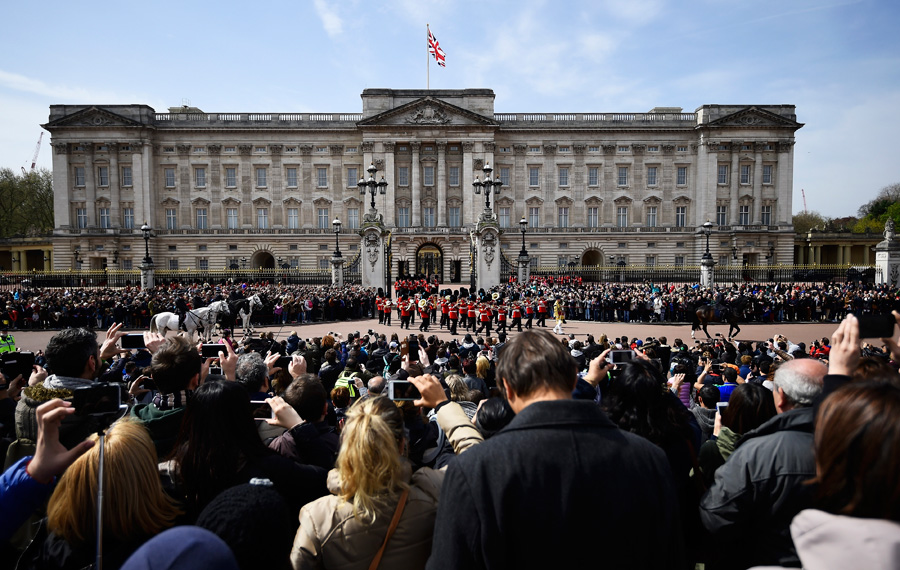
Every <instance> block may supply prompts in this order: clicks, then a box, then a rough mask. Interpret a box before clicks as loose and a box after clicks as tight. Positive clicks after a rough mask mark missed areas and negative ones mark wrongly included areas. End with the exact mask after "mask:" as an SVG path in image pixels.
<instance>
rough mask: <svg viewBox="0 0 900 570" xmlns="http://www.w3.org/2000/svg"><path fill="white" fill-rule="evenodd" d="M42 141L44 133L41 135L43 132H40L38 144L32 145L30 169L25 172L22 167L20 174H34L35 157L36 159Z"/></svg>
mask: <svg viewBox="0 0 900 570" xmlns="http://www.w3.org/2000/svg"><path fill="white" fill-rule="evenodd" d="M42 140H44V133H43V131H41V136H39V137H38V142H37V144H36V145H34V155H33V156H32V157H31V169H29V170H28V171H27V172H26V170H25V167H24V166H23V167H22V174H28V173H29V172H34V168H35V166H36V165H37V157H38V153H39V152H41V141H42Z"/></svg>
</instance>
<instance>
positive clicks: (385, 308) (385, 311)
mask: <svg viewBox="0 0 900 570" xmlns="http://www.w3.org/2000/svg"><path fill="white" fill-rule="evenodd" d="M391 305H393V303H391V300H390V299H385V300H384V301H382V302H381V310H382V315H383V320H384V325H385V326H387V327H389V326H391Z"/></svg>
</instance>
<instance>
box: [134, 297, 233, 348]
mask: <svg viewBox="0 0 900 570" xmlns="http://www.w3.org/2000/svg"><path fill="white" fill-rule="evenodd" d="M228 314H229V311H228V303H226V302H225V301H216V302H215V303H210V305H209V306H208V307H200V308H199V309H191V310H190V311H188V312H187V313H185V315H184V328H185V329H187V333H188V338H189V339H190V340H191V342H193V340H194V333H196V332H197V331H198V329H200V328H201V327H202V328H203V332H202V333H200V335H199V336H200V337H201V338H202V339H203V340H204V342H209V341H210V339H211V338H212V333H213V329H214V328H215V326H216V321H217V320H218V318H219V315H228ZM177 330H178V315H177V314H175V313H169V312H164V313H157V314H155V315H153V317H151V319H150V332H152V333H156V332H158V333H159V334H161V335H162V336H166V333H168V332H169V331H177Z"/></svg>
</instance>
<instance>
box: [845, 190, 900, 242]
mask: <svg viewBox="0 0 900 570" xmlns="http://www.w3.org/2000/svg"><path fill="white" fill-rule="evenodd" d="M859 215H860V217H861V219H860V220H859V222H857V223H856V225H855V226H854V227H853V231H854V232H856V233H866V232H870V233H881V232H882V231H883V230H884V223H885V222H887V220H888V218H891V219H892V220H894V224H900V183H895V184H891V185H889V186H885V187H884V188H882V189H881V190H879V191H878V195H877V196H875V198H873V199H872V200H871V201H869V202H867V203H865V204H863V205H862V206H860V208H859Z"/></svg>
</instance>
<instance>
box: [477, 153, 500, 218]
mask: <svg viewBox="0 0 900 570" xmlns="http://www.w3.org/2000/svg"><path fill="white" fill-rule="evenodd" d="M481 170H482V172H484V180H480V179H479V178H478V177H477V176H476V177H475V182H473V183H472V187H473V188H474V189H475V194H481V191H482V189H483V190H484V215H483V217H484V218H490V217H492V215H493V211H492V210H491V193H492V192H493V193H494V194H499V193H500V187H501V186H503V181H502V180H500V179H499V178H498V179H496V180H493V179H491V172H493V170H494V169H493V168H491V165H490V163H487V164H485V165H484V168H482V169H481Z"/></svg>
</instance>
